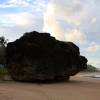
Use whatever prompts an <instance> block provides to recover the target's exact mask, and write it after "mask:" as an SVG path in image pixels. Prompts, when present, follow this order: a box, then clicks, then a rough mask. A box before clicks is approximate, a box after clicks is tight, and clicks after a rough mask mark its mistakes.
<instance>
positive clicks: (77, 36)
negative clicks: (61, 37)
mask: <svg viewBox="0 0 100 100" xmlns="http://www.w3.org/2000/svg"><path fill="white" fill-rule="evenodd" d="M65 40H67V41H72V42H75V43H78V42H79V43H80V44H84V43H86V42H87V38H86V35H85V34H84V33H81V31H80V30H78V29H73V30H71V31H69V32H67V34H66V35H65Z"/></svg>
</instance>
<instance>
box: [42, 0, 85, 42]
mask: <svg viewBox="0 0 100 100" xmlns="http://www.w3.org/2000/svg"><path fill="white" fill-rule="evenodd" d="M86 8H87V7H86V6H85V5H83V2H80V0H78V1H77V2H76V1H75V0H71V1H70V2H69V0H51V2H50V4H49V5H48V9H47V12H46V14H45V15H44V29H43V30H44V31H47V32H50V33H51V34H52V35H53V36H55V37H56V38H57V39H60V40H65V41H66V40H68V41H69V40H70V41H73V42H78V43H83V42H85V41H86V36H85V33H83V32H81V31H80V29H77V27H79V26H80V24H81V21H82V20H83V19H84V17H85V15H86V14H87V12H86ZM70 26H73V28H70Z"/></svg>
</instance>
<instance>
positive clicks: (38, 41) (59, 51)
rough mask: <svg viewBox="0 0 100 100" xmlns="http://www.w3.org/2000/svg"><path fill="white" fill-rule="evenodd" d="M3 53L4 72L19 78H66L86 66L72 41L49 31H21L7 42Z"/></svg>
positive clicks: (25, 79)
mask: <svg viewBox="0 0 100 100" xmlns="http://www.w3.org/2000/svg"><path fill="white" fill-rule="evenodd" d="M6 53H7V68H8V71H9V73H10V75H11V77H12V78H13V79H14V80H19V81H34V80H51V79H59V78H67V79H68V78H69V76H73V75H75V74H76V73H78V72H79V71H82V70H84V69H86V67H87V59H86V58H85V57H83V56H80V52H79V48H78V47H77V46H76V45H75V44H73V43H72V42H62V41H59V40H56V39H55V38H54V37H51V36H50V34H49V33H38V32H36V31H33V32H30V33H25V34H24V35H23V36H22V37H21V38H20V39H17V40H16V41H14V42H10V43H8V45H7V51H6Z"/></svg>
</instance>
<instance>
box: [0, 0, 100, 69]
mask: <svg viewBox="0 0 100 100" xmlns="http://www.w3.org/2000/svg"><path fill="white" fill-rule="evenodd" d="M99 26H100V0H0V36H5V38H6V39H8V40H9V41H14V40H16V39H17V38H19V37H20V36H22V35H23V34H24V33H25V32H30V31H34V30H35V31H39V32H49V33H50V34H51V36H55V37H56V39H59V40H62V41H72V42H74V43H75V44H76V45H77V46H79V47H80V53H81V55H84V56H86V57H87V59H88V64H92V65H93V66H95V67H98V68H100V27H99Z"/></svg>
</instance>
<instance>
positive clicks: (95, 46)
mask: <svg viewBox="0 0 100 100" xmlns="http://www.w3.org/2000/svg"><path fill="white" fill-rule="evenodd" d="M87 51H88V52H91V53H96V52H98V51H100V45H99V44H97V43H95V42H92V43H91V44H90V45H89V47H88V48H87Z"/></svg>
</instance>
